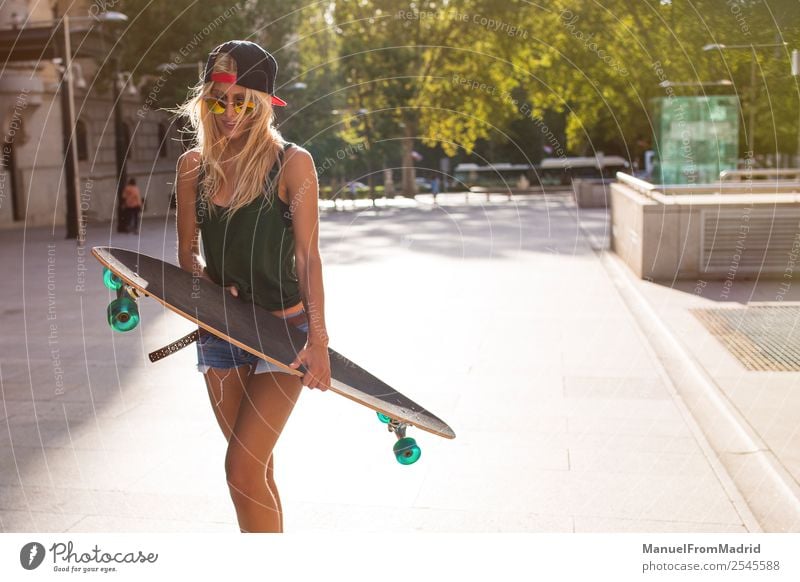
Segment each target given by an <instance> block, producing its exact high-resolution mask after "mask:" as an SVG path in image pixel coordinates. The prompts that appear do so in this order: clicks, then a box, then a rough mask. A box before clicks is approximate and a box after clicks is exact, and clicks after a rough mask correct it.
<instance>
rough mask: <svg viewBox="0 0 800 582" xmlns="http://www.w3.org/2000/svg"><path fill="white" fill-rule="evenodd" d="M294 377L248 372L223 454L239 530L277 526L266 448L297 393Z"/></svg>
mask: <svg viewBox="0 0 800 582" xmlns="http://www.w3.org/2000/svg"><path fill="white" fill-rule="evenodd" d="M301 389H302V383H301V381H300V378H299V377H297V376H294V375H291V374H283V373H280V372H277V373H269V372H268V373H264V374H251V375H250V376H249V378H248V379H247V383H246V385H245V388H244V395H243V397H242V399H241V404H240V405H239V410H238V414H237V416H236V422H235V423H234V425H233V432H232V434H231V438H230V440H229V441H228V451H227V454H226V456H225V472H226V474H227V478H228V486H229V488H230V491H231V498H232V499H233V504H234V506H235V507H236V514H237V516H238V518H239V527H240V529H241V530H242V531H243V532H280V531H283V522H282V517H283V516H282V509H281V504H280V497H279V495H278V489H277V486H276V485H275V477H274V468H273V461H272V451H273V449H274V448H275V444H276V443H277V442H278V437H280V434H281V432H282V431H283V427H284V426H285V425H286V421H287V420H288V419H289V415H290V414H291V412H292V410H293V409H294V405H295V404H296V402H297V399H298V397H299V396H300V391H301Z"/></svg>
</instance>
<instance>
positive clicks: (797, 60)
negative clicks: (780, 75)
mask: <svg viewBox="0 0 800 582" xmlns="http://www.w3.org/2000/svg"><path fill="white" fill-rule="evenodd" d="M792 77H798V79H800V51H798V50H797V49H794V50H793V51H792ZM797 114H798V119H797V156H796V158H795V159H796V162H797V167H798V168H800V104H799V105H798V107H797Z"/></svg>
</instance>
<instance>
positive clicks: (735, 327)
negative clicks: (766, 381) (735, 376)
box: [689, 305, 800, 372]
mask: <svg viewBox="0 0 800 582" xmlns="http://www.w3.org/2000/svg"><path fill="white" fill-rule="evenodd" d="M689 311H691V312H692V313H693V314H694V316H695V317H697V319H699V320H700V321H701V322H702V323H703V325H705V326H706V328H707V329H708V330H709V331H710V332H711V333H712V334H713V335H714V336H716V337H717V339H719V340H720V341H721V342H722V343H723V345H724V346H725V347H726V348H728V351H730V352H731V354H733V355H734V356H736V358H737V359H738V360H739V361H740V362H741V363H742V364H743V365H744V366H745V367H746V368H747V369H748V370H765V371H777V372H797V371H800V306H798V307H795V306H788V305H782V306H754V307H743V308H727V309H726V308H723V309H690V310H689Z"/></svg>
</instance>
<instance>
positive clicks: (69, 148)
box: [61, 14, 86, 246]
mask: <svg viewBox="0 0 800 582" xmlns="http://www.w3.org/2000/svg"><path fill="white" fill-rule="evenodd" d="M61 30H62V33H63V36H64V38H63V44H62V46H61V49H62V51H63V54H64V56H63V58H62V64H63V68H64V72H63V73H62V76H61V125H62V137H63V140H64V166H65V168H64V169H65V174H66V179H67V238H74V239H77V242H78V244H79V245H81V246H83V244H84V242H85V237H86V228H85V224H84V218H83V212H82V209H81V201H80V190H79V188H78V152H77V150H76V147H75V100H74V91H73V87H72V45H71V43H70V37H69V16H67V15H66V14H65V15H64V16H63V17H62V20H61Z"/></svg>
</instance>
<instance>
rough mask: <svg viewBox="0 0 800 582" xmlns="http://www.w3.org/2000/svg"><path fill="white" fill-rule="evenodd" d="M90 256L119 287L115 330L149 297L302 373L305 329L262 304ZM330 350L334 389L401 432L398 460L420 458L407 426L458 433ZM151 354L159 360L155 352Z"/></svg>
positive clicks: (158, 265) (136, 260)
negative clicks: (295, 363)
mask: <svg viewBox="0 0 800 582" xmlns="http://www.w3.org/2000/svg"><path fill="white" fill-rule="evenodd" d="M92 254H93V255H94V257H95V258H96V259H97V260H98V261H100V263H101V264H102V265H103V266H104V267H105V269H104V274H103V279H104V282H105V283H106V286H107V287H109V288H110V289H114V290H116V291H117V299H116V300H115V301H112V303H111V304H110V305H109V306H108V310H107V311H108V313H107V315H108V319H109V323H110V324H111V326H112V327H113V328H114V329H117V330H118V331H127V330H128V329H133V327H135V326H136V325H137V324H138V320H139V315H138V308H137V307H136V303H135V300H136V297H138V296H139V295H144V296H146V297H152V298H153V299H155V300H157V301H158V302H160V303H161V304H163V305H164V306H165V307H167V308H169V309H170V310H172V311H174V312H175V313H177V314H178V315H181V316H183V317H185V318H186V319H188V320H189V321H192V322H194V323H196V324H197V325H198V326H199V327H201V328H203V329H205V330H207V331H209V332H210V333H212V334H214V335H216V336H219V337H221V338H223V339H225V340H226V341H229V342H231V343H233V344H235V345H237V346H239V347H241V348H242V349H244V350H246V351H247V352H249V353H251V354H255V355H256V356H258V357H260V358H264V359H266V360H268V361H270V362H272V363H274V364H276V365H278V366H279V367H280V368H281V369H282V370H285V371H286V372H288V373H290V374H294V375H296V376H302V375H303V373H304V370H303V369H302V366H301V367H300V369H299V370H295V369H293V368H290V367H289V364H290V363H291V362H292V361H294V359H295V357H296V355H297V352H299V351H300V350H301V349H302V348H303V347H304V346H305V341H306V334H305V332H302V331H300V330H299V329H297V328H296V327H294V326H293V325H290V324H288V323H287V322H286V321H284V320H283V319H281V318H279V317H276V316H274V315H272V314H271V313H270V312H269V311H267V310H266V309H264V308H262V307H261V306H259V305H256V304H254V303H252V302H247V301H244V300H242V299H239V298H236V297H234V296H232V295H231V294H230V292H228V291H226V290H225V289H223V288H222V287H221V286H219V285H217V284H215V283H213V282H212V281H209V280H208V279H205V278H202V277H197V276H193V275H192V273H189V272H187V271H184V270H183V269H181V268H180V267H177V266H175V265H172V264H170V263H166V262H164V261H162V260H160V259H156V258H154V257H150V256H147V255H144V254H140V253H136V252H134V251H130V250H126V249H120V248H113V247H94V248H93V249H92ZM309 325H311V322H310V321H309ZM191 335H192V334H190V336H191ZM190 336H186V338H182V339H181V340H178V342H175V343H174V344H173V346H177V347H178V348H180V347H183V346H184V345H186V344H187V343H191V341H192V340H191V339H190ZM195 337H196V334H195ZM162 351H163V352H165V353H170V351H175V350H174V349H172V350H170V346H167V348H165V349H164V350H162ZM328 353H329V356H330V363H331V385H330V387H329V390H330V391H332V392H334V393H336V394H340V395H342V396H345V397H347V398H349V399H350V400H353V401H355V402H358V403H359V404H362V405H364V406H366V407H368V408H371V409H372V410H374V411H375V412H377V413H378V417H379V418H380V419H381V421H383V422H384V423H386V424H387V425H388V426H389V430H390V431H392V432H394V433H395V435H396V436H397V439H398V441H397V443H396V444H395V448H394V452H395V456H396V457H397V460H398V461H399V462H401V463H403V464H411V463H413V462H415V461H416V460H417V459H418V458H419V448H418V447H416V443H415V442H413V439H410V438H407V437H405V429H406V427H407V426H409V425H411V426H415V427H417V428H420V429H422V430H424V431H427V432H430V433H433V434H435V435H438V436H440V437H444V438H449V439H452V438H455V433H454V432H453V430H452V429H451V428H450V427H449V426H448V425H447V423H445V422H444V421H443V420H441V419H440V418H438V417H437V416H435V415H434V414H432V413H430V412H428V411H427V410H426V409H425V408H423V407H422V406H420V405H419V404H417V403H416V402H414V401H413V400H411V399H410V398H408V397H407V396H405V395H403V394H401V393H400V392H398V391H397V390H395V389H394V388H392V387H391V386H389V385H388V384H386V383H385V382H383V381H382V380H380V379H379V378H377V377H375V376H374V375H372V374H370V373H369V372H367V371H366V370H364V369H363V368H362V367H361V366H359V365H358V364H356V363H354V362H353V361H351V360H349V359H348V358H346V357H345V356H343V355H341V354H339V353H338V352H336V351H334V350H333V349H330V348H329V349H328ZM162 355H163V354H162ZM159 357H161V356H159ZM151 360H153V361H155V359H154V358H153V357H152V355H151ZM400 445H403V446H406V448H408V446H410V447H411V448H410V449H409V450H403V451H398V449H402V448H403V446H400ZM401 453H402V454H401Z"/></svg>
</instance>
